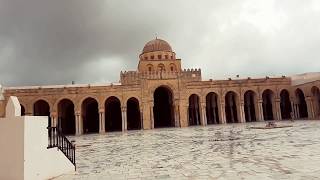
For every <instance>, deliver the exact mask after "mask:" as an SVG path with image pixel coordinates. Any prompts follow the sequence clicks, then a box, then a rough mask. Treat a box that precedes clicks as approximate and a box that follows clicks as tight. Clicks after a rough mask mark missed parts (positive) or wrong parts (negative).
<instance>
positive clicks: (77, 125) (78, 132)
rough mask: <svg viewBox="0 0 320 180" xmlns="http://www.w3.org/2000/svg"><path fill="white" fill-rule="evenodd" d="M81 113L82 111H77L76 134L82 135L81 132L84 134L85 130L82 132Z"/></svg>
mask: <svg viewBox="0 0 320 180" xmlns="http://www.w3.org/2000/svg"><path fill="white" fill-rule="evenodd" d="M81 119H82V118H81V113H80V112H78V111H77V112H75V120H76V123H75V124H76V127H75V128H76V135H80V134H82V133H83V132H82V129H83V128H82V127H81V125H80V124H82V123H81V122H80V121H81Z"/></svg>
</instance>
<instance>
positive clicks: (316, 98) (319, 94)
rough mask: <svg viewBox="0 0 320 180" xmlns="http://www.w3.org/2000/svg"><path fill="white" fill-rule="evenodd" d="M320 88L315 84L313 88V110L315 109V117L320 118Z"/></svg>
mask: <svg viewBox="0 0 320 180" xmlns="http://www.w3.org/2000/svg"><path fill="white" fill-rule="evenodd" d="M319 89H320V88H318V87H317V86H313V87H312V88H311V93H312V104H313V111H314V115H315V116H314V117H315V118H320V90H319Z"/></svg>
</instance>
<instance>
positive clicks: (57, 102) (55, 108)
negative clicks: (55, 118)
mask: <svg viewBox="0 0 320 180" xmlns="http://www.w3.org/2000/svg"><path fill="white" fill-rule="evenodd" d="M64 99H68V100H70V101H71V102H72V103H73V105H74V107H75V108H74V109H75V110H76V106H77V105H78V104H77V103H76V101H75V100H74V98H72V97H70V96H62V97H60V98H58V99H56V100H55V102H54V103H53V106H52V109H51V112H55V111H56V112H58V108H59V103H60V102H61V101H62V100H64Z"/></svg>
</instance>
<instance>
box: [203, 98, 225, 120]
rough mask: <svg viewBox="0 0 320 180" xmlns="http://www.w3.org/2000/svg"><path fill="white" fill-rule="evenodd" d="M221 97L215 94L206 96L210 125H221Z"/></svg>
mask: <svg viewBox="0 0 320 180" xmlns="http://www.w3.org/2000/svg"><path fill="white" fill-rule="evenodd" d="M219 103H220V101H219V96H218V94H217V93H215V92H209V93H208V94H207V95H206V115H207V116H206V117H207V123H208V124H219V123H220V122H221V121H220V115H219Z"/></svg>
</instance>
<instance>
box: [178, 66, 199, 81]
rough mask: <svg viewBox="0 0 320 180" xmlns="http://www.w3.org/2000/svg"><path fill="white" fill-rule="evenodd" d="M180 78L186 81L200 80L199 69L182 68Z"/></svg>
mask: <svg viewBox="0 0 320 180" xmlns="http://www.w3.org/2000/svg"><path fill="white" fill-rule="evenodd" d="M182 78H183V79H185V80H187V81H201V79H202V78H201V69H200V68H199V69H197V68H195V69H193V68H192V69H184V70H183V71H182Z"/></svg>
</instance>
